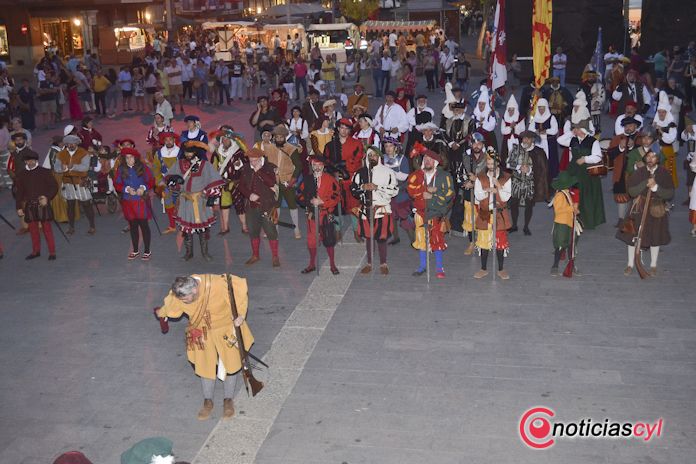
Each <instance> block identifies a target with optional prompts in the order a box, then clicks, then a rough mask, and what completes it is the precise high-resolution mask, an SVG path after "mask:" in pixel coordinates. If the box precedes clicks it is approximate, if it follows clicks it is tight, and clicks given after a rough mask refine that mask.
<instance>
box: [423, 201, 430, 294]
mask: <svg viewBox="0 0 696 464" xmlns="http://www.w3.org/2000/svg"><path fill="white" fill-rule="evenodd" d="M425 216H426V217H427V213H426V215H425ZM423 221H424V223H423V230H424V231H425V276H426V278H427V282H428V283H430V224H428V221H427V220H426V219H425V218H423Z"/></svg>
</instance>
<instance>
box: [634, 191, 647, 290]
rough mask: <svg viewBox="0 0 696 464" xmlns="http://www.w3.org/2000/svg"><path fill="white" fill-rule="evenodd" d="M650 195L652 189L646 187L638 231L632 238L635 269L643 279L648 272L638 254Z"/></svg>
mask: <svg viewBox="0 0 696 464" xmlns="http://www.w3.org/2000/svg"><path fill="white" fill-rule="evenodd" d="M651 197H652V190H650V189H648V194H647V195H646V196H645V203H644V204H643V214H642V215H641V218H640V226H639V227H638V233H637V234H636V236H635V237H634V238H633V246H634V247H635V252H634V260H635V266H636V271H638V275H639V276H640V278H641V279H645V278H647V277H650V274H649V273H648V271H646V270H645V268H644V267H643V260H642V259H641V256H640V246H641V242H642V241H643V227H644V226H645V219H646V218H647V216H648V208H650V198H651Z"/></svg>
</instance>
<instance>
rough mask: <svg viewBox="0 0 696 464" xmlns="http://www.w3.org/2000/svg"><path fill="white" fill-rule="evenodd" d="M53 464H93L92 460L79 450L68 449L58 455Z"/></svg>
mask: <svg viewBox="0 0 696 464" xmlns="http://www.w3.org/2000/svg"><path fill="white" fill-rule="evenodd" d="M53 464H92V461H90V460H89V459H87V457H86V456H85V455H84V454H82V453H80V452H79V451H68V452H67V453H63V454H61V455H60V456H58V457H57V458H56V460H55V461H53Z"/></svg>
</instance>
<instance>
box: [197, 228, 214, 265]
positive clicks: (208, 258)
mask: <svg viewBox="0 0 696 464" xmlns="http://www.w3.org/2000/svg"><path fill="white" fill-rule="evenodd" d="M198 239H199V240H200V242H201V256H203V259H205V260H206V261H212V260H213V257H212V256H210V255H209V254H208V237H207V235H206V233H205V232H203V233H200V234H198Z"/></svg>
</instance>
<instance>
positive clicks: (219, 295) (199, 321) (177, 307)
mask: <svg viewBox="0 0 696 464" xmlns="http://www.w3.org/2000/svg"><path fill="white" fill-rule="evenodd" d="M192 277H194V278H196V279H198V280H199V287H198V298H197V299H196V301H194V302H192V303H190V304H186V303H184V302H183V301H181V300H179V299H178V298H176V297H175V296H174V294H173V293H172V292H171V291H170V292H169V294H167V296H166V297H165V298H164V304H163V305H162V307H161V309H160V312H159V315H160V317H169V318H173V319H176V318H179V317H181V316H182V315H183V314H186V315H187V316H188V318H189V326H188V327H187V329H186V331H187V334H188V333H189V332H190V330H191V329H199V330H203V332H204V336H203V338H202V339H201V340H202V345H203V347H202V349H201V347H200V346H199V345H198V344H196V343H187V349H186V355H187V357H188V360H189V362H190V363H192V364H193V365H194V370H195V372H196V374H197V375H199V376H201V377H203V378H206V379H214V378H215V376H216V372H217V363H218V357H219V358H220V360H221V361H222V363H223V365H224V366H225V370H226V371H227V373H228V374H234V373H235V372H237V371H238V370H239V369H241V368H242V363H241V359H240V355H239V349H237V346H236V345H234V346H230V345H229V343H228V340H229V341H234V340H235V331H234V327H233V325H232V313H231V310H230V298H229V293H228V289H227V276H226V275H225V274H222V275H221V274H194V275H193V276H192ZM232 288H233V289H234V296H235V300H236V303H237V312H238V313H239V315H240V316H244V317H245V319H246V314H247V306H248V302H249V299H248V295H247V283H246V279H243V278H241V277H237V276H232ZM206 313H207V314H206ZM204 329H205V330H204ZM241 329H242V336H243V337H244V346H245V347H246V349H247V350H248V349H249V348H251V346H252V344H253V343H254V336H253V335H252V334H251V330H249V326H248V325H247V323H246V320H245V321H244V323H243V324H242V326H241ZM224 337H227V339H228V340H225V338H224Z"/></svg>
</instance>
